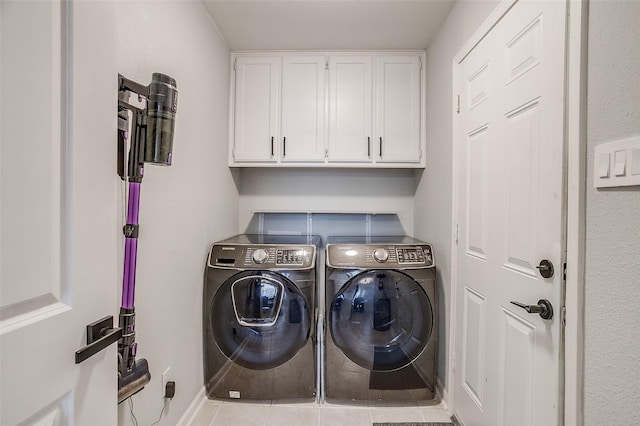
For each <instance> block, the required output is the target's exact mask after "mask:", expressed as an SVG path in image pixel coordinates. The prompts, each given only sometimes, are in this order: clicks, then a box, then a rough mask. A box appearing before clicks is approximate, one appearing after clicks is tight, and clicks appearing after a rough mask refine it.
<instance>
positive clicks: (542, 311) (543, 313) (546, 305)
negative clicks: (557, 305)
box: [511, 299, 553, 320]
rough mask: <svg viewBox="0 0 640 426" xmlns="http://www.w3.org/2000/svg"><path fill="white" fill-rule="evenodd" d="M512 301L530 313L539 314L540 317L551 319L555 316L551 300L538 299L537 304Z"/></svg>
mask: <svg viewBox="0 0 640 426" xmlns="http://www.w3.org/2000/svg"><path fill="white" fill-rule="evenodd" d="M511 303H513V304H514V305H516V306H519V307H521V308H522V309H524V310H525V311H527V312H528V313H530V314H539V315H540V318H542V319H546V320H550V319H551V318H553V306H551V302H549V301H548V300H547V299H540V300H538V304H537V305H525V304H524V303H520V302H511Z"/></svg>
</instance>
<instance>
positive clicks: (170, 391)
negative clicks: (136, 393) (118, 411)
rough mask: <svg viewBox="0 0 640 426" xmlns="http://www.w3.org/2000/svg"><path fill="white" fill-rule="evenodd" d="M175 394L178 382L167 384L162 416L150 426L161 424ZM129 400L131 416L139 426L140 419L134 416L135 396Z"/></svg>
mask: <svg viewBox="0 0 640 426" xmlns="http://www.w3.org/2000/svg"><path fill="white" fill-rule="evenodd" d="M175 394H176V382H174V381H171V382H167V384H166V385H165V389H164V405H163V407H162V410H161V411H160V416H158V420H156V421H155V422H153V423H151V425H150V426H154V425H157V424H159V423H160V420H162V415H163V414H164V410H165V409H166V408H167V407H168V406H169V403H170V402H171V400H172V399H173V396H174V395H175ZM127 399H128V400H129V415H130V416H131V421H132V422H133V424H134V426H138V419H137V418H136V416H135V414H133V395H131V396H130V397H129V398H127Z"/></svg>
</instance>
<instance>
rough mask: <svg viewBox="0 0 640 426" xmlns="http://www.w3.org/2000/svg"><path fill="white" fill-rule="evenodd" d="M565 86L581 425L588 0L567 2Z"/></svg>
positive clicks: (570, 299) (569, 359) (574, 358)
mask: <svg viewBox="0 0 640 426" xmlns="http://www.w3.org/2000/svg"><path fill="white" fill-rule="evenodd" d="M567 3H568V4H567V7H568V11H569V17H568V21H567V24H568V28H567V31H568V39H567V44H568V54H567V82H566V112H565V113H566V125H565V129H566V141H567V142H566V145H567V152H566V156H567V170H566V179H567V224H566V232H567V235H566V238H567V247H566V249H567V254H566V259H567V280H566V283H565V291H566V294H565V306H566V310H567V313H566V318H567V322H566V327H565V343H564V380H565V389H564V424H565V425H581V424H582V423H583V372H584V311H583V307H584V270H585V268H584V266H585V248H586V239H585V228H586V226H585V224H586V158H587V156H586V145H587V144H586V127H587V126H586V98H587V84H586V81H587V71H586V69H587V19H588V0H569V1H568V2H567Z"/></svg>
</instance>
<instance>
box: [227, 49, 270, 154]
mask: <svg viewBox="0 0 640 426" xmlns="http://www.w3.org/2000/svg"><path fill="white" fill-rule="evenodd" d="M234 67H235V91H232V93H234V95H235V96H232V103H233V104H234V108H233V111H234V114H233V117H234V124H233V127H232V128H233V134H234V139H235V144H234V145H232V150H231V159H230V161H235V162H275V161H276V160H277V157H276V156H277V153H276V149H277V145H278V144H277V141H278V139H279V134H278V110H279V95H280V90H279V83H280V57H278V56H268V57H267V56H260V57H248V56H240V57H238V58H236V60H235V64H234Z"/></svg>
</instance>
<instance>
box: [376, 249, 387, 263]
mask: <svg viewBox="0 0 640 426" xmlns="http://www.w3.org/2000/svg"><path fill="white" fill-rule="evenodd" d="M373 258H374V259H375V260H376V262H379V263H384V262H386V261H387V259H389V252H388V251H387V250H386V249H383V248H377V249H375V250H374V251H373Z"/></svg>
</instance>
